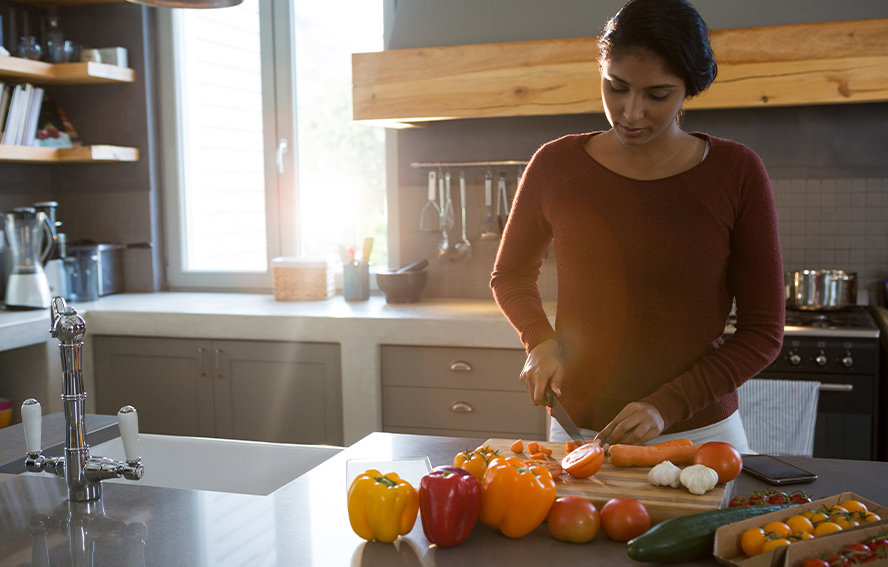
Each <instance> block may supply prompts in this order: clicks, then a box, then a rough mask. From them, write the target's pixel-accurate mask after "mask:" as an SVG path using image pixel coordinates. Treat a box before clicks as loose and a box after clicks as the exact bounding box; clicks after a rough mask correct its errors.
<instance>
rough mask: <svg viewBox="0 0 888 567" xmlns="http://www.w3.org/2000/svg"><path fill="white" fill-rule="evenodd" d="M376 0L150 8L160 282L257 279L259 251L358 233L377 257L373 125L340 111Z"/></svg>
mask: <svg viewBox="0 0 888 567" xmlns="http://www.w3.org/2000/svg"><path fill="white" fill-rule="evenodd" d="M382 2H383V0H373V1H368V0H338V1H336V2H329V3H326V2H308V1H305V0H293V1H290V2H288V1H287V0H244V2H243V4H241V5H239V6H235V7H232V8H224V9H218V10H160V11H158V20H159V22H158V23H159V30H160V33H159V38H160V41H159V44H160V53H159V61H160V66H161V69H162V72H161V89H160V92H161V95H160V97H161V101H160V107H161V115H162V116H161V123H162V141H163V147H164V181H165V183H164V185H165V203H166V209H165V218H166V226H167V235H166V236H167V252H168V258H169V263H168V270H167V271H168V280H169V285H170V287H171V288H172V289H232V290H253V289H255V290H267V289H270V287H271V281H272V280H271V271H270V261H271V259H272V258H274V257H276V256H284V255H286V256H303V257H312V258H318V257H322V258H326V259H329V260H331V261H334V262H335V261H337V260H338V258H339V255H338V247H339V245H341V244H344V245H346V246H355V247H357V244H358V243H359V242H362V241H363V239H364V238H366V237H368V236H371V237H373V238H374V240H375V245H374V253H373V262H374V264H375V265H377V266H380V265H385V263H386V255H387V254H386V253H387V243H386V235H385V227H386V220H385V133H384V131H383V129H382V128H379V127H373V126H367V125H363V124H357V123H354V122H353V121H352V118H351V116H352V110H351V107H352V104H351V53H352V52H359V51H374V50H380V49H382V45H383V6H382Z"/></svg>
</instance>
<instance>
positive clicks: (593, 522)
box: [546, 496, 601, 543]
mask: <svg viewBox="0 0 888 567" xmlns="http://www.w3.org/2000/svg"><path fill="white" fill-rule="evenodd" d="M546 522H547V523H548V524H549V533H551V534H552V537H554V538H555V539H557V540H561V541H569V542H571V543H586V542H587V541H591V540H592V538H594V537H595V536H596V535H598V529H599V528H600V527H601V516H600V515H599V514H598V509H597V508H595V504H592V503H591V502H589V501H588V500H586V499H585V498H582V497H580V496H563V497H561V498H558V499H557V500H555V503H554V504H552V508H551V509H550V510H549V516H548V517H547V518H546Z"/></svg>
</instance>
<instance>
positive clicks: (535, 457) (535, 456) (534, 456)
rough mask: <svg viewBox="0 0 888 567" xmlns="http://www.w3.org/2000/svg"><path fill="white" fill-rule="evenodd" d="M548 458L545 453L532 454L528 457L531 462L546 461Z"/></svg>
mask: <svg viewBox="0 0 888 567" xmlns="http://www.w3.org/2000/svg"><path fill="white" fill-rule="evenodd" d="M546 456H547V455H546V454H545V453H531V454H529V455H528V457H530V460H532V461H545V460H546Z"/></svg>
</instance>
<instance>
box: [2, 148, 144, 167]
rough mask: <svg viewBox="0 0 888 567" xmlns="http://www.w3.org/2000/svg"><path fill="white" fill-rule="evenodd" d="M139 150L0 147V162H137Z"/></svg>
mask: <svg viewBox="0 0 888 567" xmlns="http://www.w3.org/2000/svg"><path fill="white" fill-rule="evenodd" d="M138 160H139V150H138V149H136V148H123V147H119V146H79V147H76V148H32V147H29V146H5V145H0V162H16V163H96V162H124V161H138Z"/></svg>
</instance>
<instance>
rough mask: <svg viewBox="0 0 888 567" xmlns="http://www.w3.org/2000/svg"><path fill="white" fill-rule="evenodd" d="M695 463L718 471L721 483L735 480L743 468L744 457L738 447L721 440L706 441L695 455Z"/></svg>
mask: <svg viewBox="0 0 888 567" xmlns="http://www.w3.org/2000/svg"><path fill="white" fill-rule="evenodd" d="M694 464H695V465H705V466H707V467H709V468H711V469H712V470H714V471H715V472H717V473H718V482H719V484H722V483H725V482H729V481H731V480H734V479H735V478H737V477H738V476H740V471H742V470H743V459H741V458H740V453H739V452H738V451H737V449H735V448H734V446H733V445H731V444H730V443H723V442H721V441H710V442H709V443H704V444H703V446H701V447H700V449H699V450H698V451H697V456H696V457H694Z"/></svg>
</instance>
